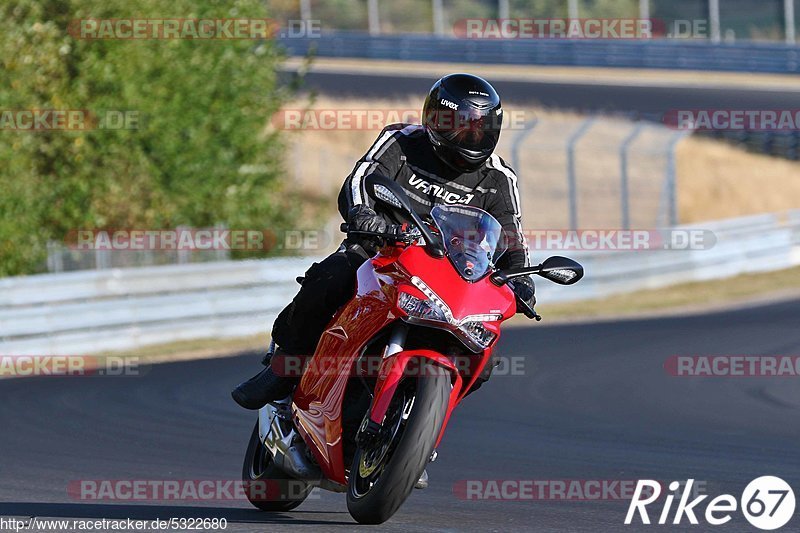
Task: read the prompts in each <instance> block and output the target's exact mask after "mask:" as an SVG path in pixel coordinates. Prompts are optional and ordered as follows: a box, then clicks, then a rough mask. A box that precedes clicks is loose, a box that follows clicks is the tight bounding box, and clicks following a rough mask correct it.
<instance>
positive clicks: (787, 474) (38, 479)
mask: <svg viewBox="0 0 800 533" xmlns="http://www.w3.org/2000/svg"><path fill="white" fill-rule="evenodd" d="M546 310H547V309H546V305H544V304H543V305H541V306H540V311H541V312H542V313H543V314H545V321H544V322H542V323H541V324H538V325H535V326H532V327H524V328H509V329H508V330H507V331H506V332H505V334H504V337H503V339H502V346H501V347H500V353H502V354H503V355H505V356H509V357H520V356H524V359H523V361H524V366H523V372H522V374H523V375H514V376H508V375H506V376H502V375H498V376H495V377H494V378H493V379H492V380H491V381H490V382H489V383H488V384H487V385H486V386H485V387H484V388H483V389H482V390H481V391H479V393H477V394H474V395H473V396H471V397H470V398H468V399H467V400H466V401H465V403H464V404H462V406H461V407H460V408H459V409H458V410H457V411H456V413H455V415H454V418H453V420H452V423H451V425H450V427H449V430H448V433H447V435H446V437H445V440H444V442H443V444H442V446H441V447H440V449H439V452H440V453H439V459H438V461H436V462H435V463H434V464H432V465H430V467H429V473H430V476H431V486H430V488H429V489H427V490H425V491H415V492H414V493H413V494H412V496H411V497H410V499H409V500H408V501H407V502H406V504H405V506H404V507H402V508H401V510H400V511H399V512H398V513H397V514H396V515H395V517H394V518H393V519H392V520H390V521H389V522H387V523H386V524H384V525H383V526H382V527H381V528H380V529H381V530H386V531H466V530H469V531H491V530H494V531H511V530H515V531H516V530H525V531H577V532H584V531H585V532H597V531H652V530H660V531H664V530H669V531H673V530H676V529H683V527H681V528H676V527H674V526H667V527H657V526H649V527H645V526H642V525H641V524H640V525H638V526H628V527H625V526H623V525H622V524H623V519H624V516H625V511H626V509H627V503H626V502H624V501H572V502H564V501H474V500H464V499H460V498H458V497H457V496H456V495H455V494H454V491H453V487H454V485H455V484H457V483H458V482H459V480H467V479H471V480H486V479H536V480H620V479H621V480H635V479H639V478H653V479H659V480H664V481H671V480H685V479H687V478H694V479H697V480H702V481H703V482H705V483H706V491H707V492H708V493H710V494H711V495H712V496H715V495H718V494H722V493H723V492H724V493H731V494H734V495H735V496H736V497H737V498H738V497H739V495H741V491H742V489H743V488H744V486H745V485H746V484H747V482H749V481H750V480H751V479H754V478H756V477H759V476H762V475H768V474H769V475H777V476H780V477H782V478H784V479H785V480H786V481H788V482H789V483H790V484H791V485H793V487H794V488H795V491H796V492H797V490H798V489H800V450H798V441H799V439H800V423H798V421H799V419H800V416H799V415H800V387H798V381H797V380H798V378H787V377H783V378H713V379H712V378H678V377H672V376H669V375H667V373H666V372H665V371H664V369H663V363H664V361H665V359H666V358H667V357H669V356H670V355H673V354H683V355H690V354H794V355H797V354H800V327H798V325H800V320H799V319H798V317H800V300H797V301H789V302H783V303H773V304H770V305H766V306H762V307H756V308H749V309H741V310H733V311H726V312H720V313H715V314H707V315H696V316H681V317H671V318H662V319H647V320H625V321H612V322H605V323H594V324H562V325H549V326H548V325H546V324H547V322H546ZM256 368H257V356H256V355H255V354H246V355H242V356H240V357H234V358H221V359H210V360H199V361H192V362H181V363H169V364H161V365H154V366H152V367H150V368H149V369H148V371H147V372H145V373H144V375H142V376H139V377H125V378H122V377H116V378H112V377H59V378H57V377H49V378H31V379H7V380H2V381H0V397H2V399H3V401H2V403H1V404H0V427H1V428H2V429H1V430H0V431H2V433H1V434H0V515H2V516H16V517H29V516H38V517H63V518H103V517H105V518H128V517H130V518H134V519H148V520H151V519H154V518H157V517H158V518H162V519H164V518H168V517H187V518H188V517H217V518H220V517H225V518H226V519H227V520H228V522H229V527H228V531H276V530H299V529H305V530H313V531H327V530H338V531H345V530H351V529H352V528H353V527H354V523H353V522H352V520H351V518H350V516H349V514H348V513H347V510H346V507H345V498H344V495H342V494H332V493H327V492H325V493H321V494H320V495H319V496H314V497H312V499H309V500H308V501H306V502H305V503H304V504H303V505H302V506H301V507H299V508H298V509H297V510H296V511H294V512H291V513H279V514H268V513H262V512H259V511H256V510H255V509H252V508H250V506H249V504H248V503H247V502H245V501H221V502H205V503H198V502H177V503H176V502H141V501H137V502H125V501H114V502H98V501H82V500H77V499H74V498H72V497H70V496H68V494H67V486H68V484H69V482H70V481H72V480H80V479H190V480H200V479H236V478H237V476H238V475H239V473H240V465H241V460H242V456H243V453H244V449H245V445H246V440H247V437H248V435H249V433H250V429H251V427H252V424H253V421H254V416H253V415H252V413H250V412H247V411H244V410H242V409H240V408H238V407H237V406H236V405H235V404H234V403H233V402H232V401H231V400H230V398H229V396H228V391H229V389H230V387H231V386H232V385H233V384H235V383H236V382H237V381H239V379H240V378H242V377H243V376H245V375H248V374H250V373H251V372H253V371H254V370H255V369H256ZM706 501H708V500H706ZM701 508H702V509H704V508H705V504H702V506H701ZM659 512H660V508H659V509H657V510H655V511H653V512H652V513H651V516H653V518H654V519H655V518H656V517H657V515H658V513H659ZM709 529H710V528H709V527H708V526H707V525H705V526H703V525H701V526H694V527H687V528H686V530H691V531H708V530H709ZM798 529H800V516H798V513H796V515H795V518H794V519H793V521H792V522H790V523H789V525H788V526H787V527H786V529H785V530H786V531H797V530H798ZM363 530H371V528H364V529H363ZM714 530H715V531H720V532H728V531H752V530H753V529H752V528H751V527H750V526H749V525H748V524H747V523H746V522H745V520H744V518H743V516H742V515H741V514H740V513H736V514H734V518H733V521H732V522H730V523H728V524H727V525H724V526H719V527H717V528H714Z"/></svg>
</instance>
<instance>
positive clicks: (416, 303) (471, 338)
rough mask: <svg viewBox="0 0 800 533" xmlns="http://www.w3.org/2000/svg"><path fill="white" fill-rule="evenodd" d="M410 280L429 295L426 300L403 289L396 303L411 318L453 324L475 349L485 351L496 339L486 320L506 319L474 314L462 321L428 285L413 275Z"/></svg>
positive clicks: (458, 333)
mask: <svg viewBox="0 0 800 533" xmlns="http://www.w3.org/2000/svg"><path fill="white" fill-rule="evenodd" d="M411 283H413V284H414V286H415V287H416V288H418V289H419V290H420V292H422V294H424V295H425V296H426V299H424V300H423V299H422V298H417V297H416V296H413V295H411V294H408V293H407V292H402V291H401V292H400V295H399V296H398V299H397V304H398V306H399V307H400V309H402V310H403V311H404V312H405V313H406V314H407V315H408V316H409V317H410V318H411V319H421V320H426V321H430V322H442V323H444V324H448V325H450V326H453V330H454V332H455V333H456V336H457V337H458V338H460V339H461V340H462V341H463V342H464V344H466V345H467V347H468V348H469V349H471V350H473V351H475V352H479V351H482V350H485V349H486V348H488V347H489V345H490V344H491V343H492V342H494V340H495V339H496V338H497V334H496V333H494V332H493V331H489V330H488V329H486V325H485V324H484V322H494V321H497V320H500V319H501V318H503V317H502V316H501V315H498V314H486V315H471V316H468V317H465V318H463V319H461V320H456V319H455V317H454V316H453V312H452V311H451V310H450V308H449V307H448V306H447V304H446V303H444V300H442V299H441V298H439V295H438V294H436V293H435V292H433V290H432V289H431V288H430V287H428V285H427V284H426V283H425V282H424V281H422V280H421V279H419V278H418V277H416V276H414V277H413V278H411Z"/></svg>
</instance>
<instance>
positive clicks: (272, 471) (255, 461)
mask: <svg viewBox="0 0 800 533" xmlns="http://www.w3.org/2000/svg"><path fill="white" fill-rule="evenodd" d="M242 480H243V481H244V486H245V493H246V495H247V499H248V500H249V501H250V503H252V504H253V505H254V506H255V507H257V508H259V509H261V510H262V511H272V512H275V511H291V510H292V509H294V508H295V507H297V506H298V505H300V504H301V503H303V501H304V500H305V499H306V498H307V497H308V495H309V494H310V493H311V490H312V489H313V487H311V486H309V485H308V484H307V483H305V482H303V481H300V480H299V479H295V478H293V477H291V476H289V475H288V474H286V473H285V472H284V471H283V470H281V469H280V468H278V467H277V466H276V465H275V462H274V461H273V460H272V455H271V454H270V453H269V451H268V450H267V449H266V448H265V447H264V444H263V443H262V442H261V439H260V438H259V435H258V421H256V426H255V427H254V428H253V434H252V435H251V436H250V442H249V444H248V445H247V452H245V455H244V465H243V466H242Z"/></svg>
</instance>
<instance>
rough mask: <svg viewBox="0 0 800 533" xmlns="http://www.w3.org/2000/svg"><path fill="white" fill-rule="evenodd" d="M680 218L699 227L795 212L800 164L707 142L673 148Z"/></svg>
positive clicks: (799, 195)
mask: <svg viewBox="0 0 800 533" xmlns="http://www.w3.org/2000/svg"><path fill="white" fill-rule="evenodd" d="M678 191H679V197H678V198H679V213H680V219H681V221H684V222H699V221H702V220H714V219H719V218H728V217H736V216H742V215H750V214H756V213H764V212H769V211H782V210H786V209H795V208H798V207H800V162H796V161H788V160H784V159H779V158H776V157H770V156H767V155H761V154H753V153H748V152H745V151H743V150H740V149H737V148H736V147H734V146H731V145H729V144H725V143H721V142H716V141H714V140H711V139H703V138H692V139H689V140H688V141H686V142H684V143H682V144H681V145H680V146H679V147H678Z"/></svg>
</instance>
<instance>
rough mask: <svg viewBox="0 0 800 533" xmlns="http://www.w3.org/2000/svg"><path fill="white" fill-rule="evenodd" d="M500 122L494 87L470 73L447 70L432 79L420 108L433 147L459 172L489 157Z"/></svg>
mask: <svg viewBox="0 0 800 533" xmlns="http://www.w3.org/2000/svg"><path fill="white" fill-rule="evenodd" d="M502 122H503V110H502V108H501V106H500V97H499V96H498V95H497V92H496V91H495V90H494V87H492V86H491V85H489V82H487V81H486V80H484V79H482V78H479V77H478V76H473V75H472V74H450V75H449V76H445V77H444V78H442V79H440V80H439V81H437V82H436V83H434V84H433V87H431V91H430V93H428V97H427V98H426V99H425V106H424V107H423V109H422V124H423V125H424V126H425V130H426V131H427V132H428V138H429V139H430V141H431V144H432V145H433V151H434V152H436V155H437V156H439V159H441V160H442V161H443V162H444V163H446V164H447V165H448V166H449V167H451V168H453V169H455V170H457V171H459V172H472V171H474V170H477V169H478V168H480V167H481V165H483V163H484V162H486V160H487V159H489V157H490V156H491V155H492V153H493V152H494V149H495V147H496V146H497V141H498V140H499V139H500V126H501V124H502Z"/></svg>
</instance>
